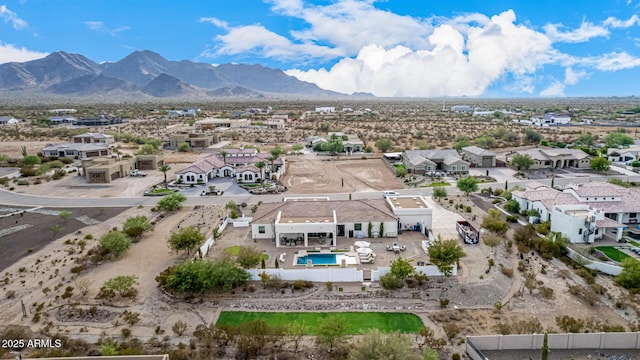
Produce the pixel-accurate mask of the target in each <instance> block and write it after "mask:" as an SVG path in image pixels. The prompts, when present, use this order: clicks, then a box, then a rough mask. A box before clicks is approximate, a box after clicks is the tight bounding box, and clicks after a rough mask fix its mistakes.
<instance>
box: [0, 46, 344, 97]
mask: <svg viewBox="0 0 640 360" xmlns="http://www.w3.org/2000/svg"><path fill="white" fill-rule="evenodd" d="M0 92H9V93H20V92H25V93H29V94H42V95H48V94H55V95H65V96H68V97H72V98H73V97H87V96H101V97H104V96H106V97H109V95H110V94H117V95H118V97H122V96H126V95H127V94H129V95H130V96H132V97H134V96H140V95H141V94H146V95H149V96H151V97H155V98H163V99H167V98H194V99H199V98H209V97H210V98H217V97H224V98H230V97H231V98H234V97H238V98H247V97H249V98H264V97H278V96H283V97H291V96H294V97H295V96H301V97H348V96H349V95H346V94H341V93H337V92H333V91H329V90H324V89H321V88H320V87H318V86H317V85H316V84H313V83H309V82H305V81H301V80H298V79H297V78H295V77H293V76H290V75H287V74H285V73H284V72H283V71H282V70H280V69H274V68H269V67H265V66H262V65H248V64H221V65H217V66H214V65H211V64H207V63H201V62H193V61H190V60H180V61H172V60H167V59H165V58H164V57H162V55H160V54H158V53H156V52H153V51H151V50H142V51H134V52H132V53H130V54H129V55H127V56H125V57H124V58H122V59H121V60H119V61H116V62H107V63H102V64H98V63H96V62H94V61H93V60H91V59H89V58H87V57H85V56H84V55H81V54H74V53H68V52H65V51H57V52H53V53H51V54H49V55H47V56H46V57H44V58H41V59H37V60H31V61H27V62H22V63H19V62H11V63H5V64H0Z"/></svg>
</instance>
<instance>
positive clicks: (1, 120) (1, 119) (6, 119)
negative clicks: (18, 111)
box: [0, 116, 20, 125]
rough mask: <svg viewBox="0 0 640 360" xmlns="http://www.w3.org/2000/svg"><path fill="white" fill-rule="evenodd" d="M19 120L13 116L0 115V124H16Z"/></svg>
mask: <svg viewBox="0 0 640 360" xmlns="http://www.w3.org/2000/svg"><path fill="white" fill-rule="evenodd" d="M18 122H20V120H18V119H16V118H14V117H13V116H0V125H8V124H17V123H18Z"/></svg>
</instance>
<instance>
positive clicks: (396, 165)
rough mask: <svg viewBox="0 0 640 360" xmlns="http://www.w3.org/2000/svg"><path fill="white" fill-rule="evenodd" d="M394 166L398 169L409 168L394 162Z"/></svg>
mask: <svg viewBox="0 0 640 360" xmlns="http://www.w3.org/2000/svg"><path fill="white" fill-rule="evenodd" d="M393 167H394V168H396V169H398V170H407V168H405V167H404V165H402V164H393Z"/></svg>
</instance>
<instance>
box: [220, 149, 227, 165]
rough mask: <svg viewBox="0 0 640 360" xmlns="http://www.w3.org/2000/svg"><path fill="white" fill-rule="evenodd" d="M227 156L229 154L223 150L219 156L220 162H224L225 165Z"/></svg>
mask: <svg viewBox="0 0 640 360" xmlns="http://www.w3.org/2000/svg"><path fill="white" fill-rule="evenodd" d="M227 155H229V153H228V152H226V151H224V150H223V151H221V152H220V156H222V161H224V164H225V165H227Z"/></svg>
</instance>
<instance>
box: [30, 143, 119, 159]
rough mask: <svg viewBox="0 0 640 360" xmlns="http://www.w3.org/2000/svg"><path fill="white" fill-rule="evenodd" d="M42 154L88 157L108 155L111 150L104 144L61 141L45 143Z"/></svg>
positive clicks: (75, 157)
mask: <svg viewBox="0 0 640 360" xmlns="http://www.w3.org/2000/svg"><path fill="white" fill-rule="evenodd" d="M42 155H44V156H56V157H66V158H72V159H88V158H94V157H101V156H109V155H111V150H110V149H109V146H108V145H106V144H84V143H63V144H51V145H47V146H46V147H44V148H43V149H42Z"/></svg>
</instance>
